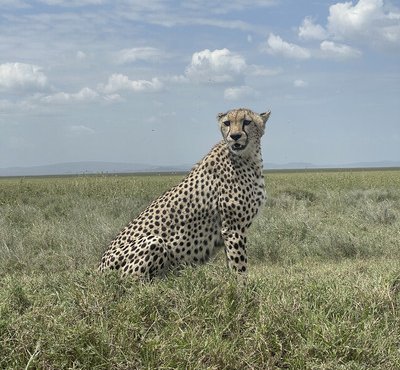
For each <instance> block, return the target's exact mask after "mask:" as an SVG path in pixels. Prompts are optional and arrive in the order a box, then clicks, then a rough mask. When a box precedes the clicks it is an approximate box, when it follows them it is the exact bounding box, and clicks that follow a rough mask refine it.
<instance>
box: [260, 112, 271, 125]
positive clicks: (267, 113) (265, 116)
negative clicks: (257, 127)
mask: <svg viewBox="0 0 400 370" xmlns="http://www.w3.org/2000/svg"><path fill="white" fill-rule="evenodd" d="M270 115H271V111H270V110H269V111H267V112H264V113H260V117H261V118H262V120H263V122H264V125H265V122H267V121H268V118H269V116H270Z"/></svg>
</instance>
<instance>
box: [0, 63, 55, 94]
mask: <svg viewBox="0 0 400 370" xmlns="http://www.w3.org/2000/svg"><path fill="white" fill-rule="evenodd" d="M46 86H47V77H46V75H45V74H44V73H43V72H42V69H41V68H40V67H38V66H36V65H33V64H25V63H4V64H0V88H4V89H43V88H45V87H46Z"/></svg>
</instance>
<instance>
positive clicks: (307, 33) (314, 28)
mask: <svg viewBox="0 0 400 370" xmlns="http://www.w3.org/2000/svg"><path fill="white" fill-rule="evenodd" d="M327 35H328V33H327V31H326V30H325V29H324V27H322V26H320V25H319V24H315V23H314V22H313V20H312V19H311V18H310V17H306V18H304V20H303V23H302V24H301V26H300V27H299V37H300V38H301V39H304V40H323V39H325V38H326V37H327Z"/></svg>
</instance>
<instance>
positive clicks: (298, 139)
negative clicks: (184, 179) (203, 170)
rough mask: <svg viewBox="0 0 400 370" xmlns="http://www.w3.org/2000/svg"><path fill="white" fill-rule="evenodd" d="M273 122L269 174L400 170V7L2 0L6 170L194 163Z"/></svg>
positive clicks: (2, 155)
mask: <svg viewBox="0 0 400 370" xmlns="http://www.w3.org/2000/svg"><path fill="white" fill-rule="evenodd" d="M239 107H246V108H250V109H252V110H253V111H255V112H259V113H261V112H265V111H266V110H271V111H272V114H271V118H270V120H269V121H268V123H267V131H266V134H265V136H264V138H263V140H262V147H263V157H264V162H269V163H278V164H284V163H290V162H306V163H313V164H316V165H332V164H333V165H341V164H347V163H353V162H373V161H382V160H390V161H400V0H359V1H347V2H337V1H322V0H315V1H313V0H307V1H306V0H298V1H294V0H254V1H246V0H230V1H222V0H213V1H212V0H185V1H172V0H171V1H169V0H146V1H143V0H69V1H67V0H29V1H28V0H0V167H1V168H7V167H15V166H34V165H45V164H53V163H60V162H79V161H105V162H126V163H141V164H149V165H161V166H168V165H174V166H176V165H188V164H194V163H196V162H197V161H199V160H200V159H201V158H202V157H203V156H204V155H205V154H206V153H207V152H208V151H209V150H210V148H211V147H212V146H213V145H214V144H215V143H217V142H218V141H219V140H220V139H221V137H220V132H219V129H218V126H217V121H216V115H217V114H218V113H219V112H225V111H227V110H229V109H232V108H239Z"/></svg>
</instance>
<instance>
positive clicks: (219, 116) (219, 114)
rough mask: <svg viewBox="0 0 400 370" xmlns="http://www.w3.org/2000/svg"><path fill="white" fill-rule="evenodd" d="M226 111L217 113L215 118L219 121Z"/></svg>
mask: <svg viewBox="0 0 400 370" xmlns="http://www.w3.org/2000/svg"><path fill="white" fill-rule="evenodd" d="M227 114H228V113H218V114H217V120H218V121H219V120H220V119H221V118H222V117H224V116H226V115H227Z"/></svg>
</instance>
